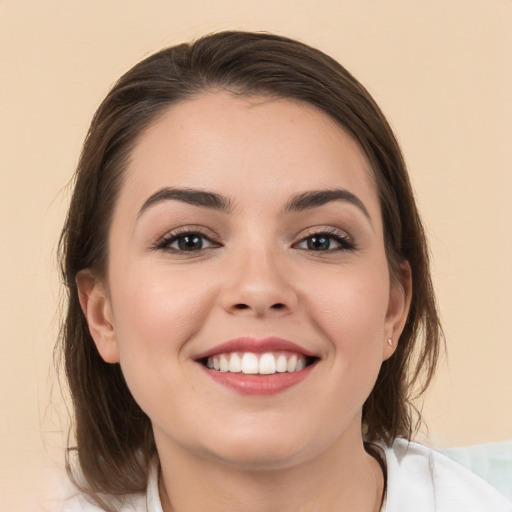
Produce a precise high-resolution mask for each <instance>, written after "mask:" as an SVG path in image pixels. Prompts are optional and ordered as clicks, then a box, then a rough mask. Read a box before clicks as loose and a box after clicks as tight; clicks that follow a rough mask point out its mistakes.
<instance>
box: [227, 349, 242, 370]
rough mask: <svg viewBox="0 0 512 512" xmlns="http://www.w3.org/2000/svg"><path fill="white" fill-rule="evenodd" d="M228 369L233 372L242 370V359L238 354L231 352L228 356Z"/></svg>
mask: <svg viewBox="0 0 512 512" xmlns="http://www.w3.org/2000/svg"><path fill="white" fill-rule="evenodd" d="M229 371H230V372H233V373H239V372H241V371H242V361H241V360H240V356H239V355H238V354H236V353H235V354H231V357H230V358H229Z"/></svg>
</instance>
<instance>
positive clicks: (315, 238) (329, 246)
mask: <svg viewBox="0 0 512 512" xmlns="http://www.w3.org/2000/svg"><path fill="white" fill-rule="evenodd" d="M295 247H297V248H298V249H303V250H306V251H314V252H328V251H331V252H333V251H343V250H352V249H354V248H355V246H354V244H353V242H352V241H351V240H350V238H349V237H348V235H346V234H341V233H338V232H337V231H336V232H328V231H326V232H321V233H314V234H311V235H309V236H307V237H305V238H303V239H302V240H300V241H299V242H298V243H297V244H295Z"/></svg>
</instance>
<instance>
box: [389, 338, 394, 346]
mask: <svg viewBox="0 0 512 512" xmlns="http://www.w3.org/2000/svg"><path fill="white" fill-rule="evenodd" d="M388 345H389V346H390V347H392V346H393V338H388Z"/></svg>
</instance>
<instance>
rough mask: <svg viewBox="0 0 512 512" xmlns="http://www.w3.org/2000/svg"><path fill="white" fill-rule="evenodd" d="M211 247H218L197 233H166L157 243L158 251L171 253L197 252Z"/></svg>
mask: <svg viewBox="0 0 512 512" xmlns="http://www.w3.org/2000/svg"><path fill="white" fill-rule="evenodd" d="M212 247H219V244H218V243H216V242H214V241H213V240H211V239H210V238H208V237H207V236H206V235H204V234H203V233H200V232H198V231H183V232H180V233H168V234H167V235H166V236H165V237H164V238H163V239H161V240H160V241H159V242H158V243H157V248H158V249H166V250H170V251H173V252H198V251H201V250H203V249H209V248H212Z"/></svg>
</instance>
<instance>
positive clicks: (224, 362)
mask: <svg viewBox="0 0 512 512" xmlns="http://www.w3.org/2000/svg"><path fill="white" fill-rule="evenodd" d="M219 366H220V368H219V369H220V371H221V372H227V371H228V370H229V360H228V358H227V357H226V356H225V355H224V354H222V355H221V356H220V361H219Z"/></svg>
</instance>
